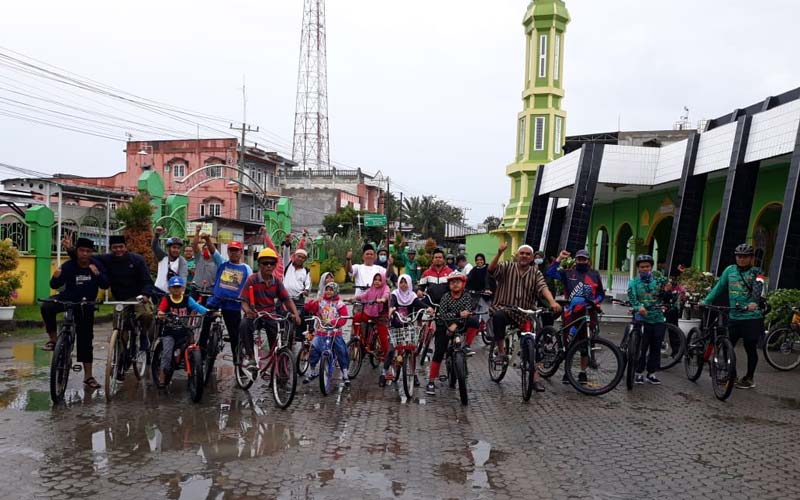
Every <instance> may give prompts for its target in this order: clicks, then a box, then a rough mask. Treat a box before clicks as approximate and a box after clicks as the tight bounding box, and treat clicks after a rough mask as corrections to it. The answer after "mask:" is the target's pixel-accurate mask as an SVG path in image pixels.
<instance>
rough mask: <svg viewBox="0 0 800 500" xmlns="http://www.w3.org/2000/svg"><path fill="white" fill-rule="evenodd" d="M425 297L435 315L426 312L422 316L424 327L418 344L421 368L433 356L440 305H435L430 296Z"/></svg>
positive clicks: (418, 357)
mask: <svg viewBox="0 0 800 500" xmlns="http://www.w3.org/2000/svg"><path fill="white" fill-rule="evenodd" d="M425 297H427V298H428V303H429V304H430V307H431V308H432V309H433V314H428V312H427V311H424V312H423V314H422V316H421V320H422V327H421V330H420V332H421V333H420V337H419V342H418V344H417V359H418V360H419V365H420V366H425V363H426V362H427V361H428V358H429V357H430V355H431V354H432V352H431V342H433V337H434V335H435V334H436V315H437V313H438V311H439V304H435V303H434V302H433V301H432V300H431V298H430V296H429V295H427V294H425Z"/></svg>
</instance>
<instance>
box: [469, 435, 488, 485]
mask: <svg viewBox="0 0 800 500" xmlns="http://www.w3.org/2000/svg"><path fill="white" fill-rule="evenodd" d="M469 449H470V451H471V452H472V461H473V463H474V464H475V469H474V470H473V471H472V476H471V478H470V479H472V487H473V488H488V487H489V475H488V474H487V473H486V469H484V468H483V466H484V465H485V464H486V462H488V461H489V454H490V453H491V451H492V445H490V444H489V443H487V442H486V441H478V442H477V443H475V444H473V445H472V446H470V447H469Z"/></svg>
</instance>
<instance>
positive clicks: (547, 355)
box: [536, 326, 562, 378]
mask: <svg viewBox="0 0 800 500" xmlns="http://www.w3.org/2000/svg"><path fill="white" fill-rule="evenodd" d="M561 344H562V341H561V335H559V333H558V330H556V329H555V328H553V327H552V326H545V327H544V328H542V329H541V331H540V333H539V349H541V359H540V360H539V363H537V365H536V371H538V372H539V375H541V376H542V377H544V378H550V377H552V376H553V375H555V374H556V372H557V371H558V367H559V366H560V365H561V359H560V357H559V353H560V352H561V350H562V347H561Z"/></svg>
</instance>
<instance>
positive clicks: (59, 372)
mask: <svg viewBox="0 0 800 500" xmlns="http://www.w3.org/2000/svg"><path fill="white" fill-rule="evenodd" d="M39 302H42V303H44V302H50V303H53V304H61V305H63V306H64V318H63V319H62V320H61V327H60V328H59V329H58V338H57V340H56V346H55V348H54V349H53V359H52V361H51V362H50V399H51V400H52V401H53V404H58V403H60V402H61V401H63V399H64V392H65V391H66V390H67V382H68V381H69V371H70V370H74V371H76V372H79V371H81V365H80V364H76V365H74V366H73V364H72V348H73V347H74V345H75V335H76V331H75V308H78V307H87V306H88V307H97V305H99V304H100V303H99V302H94V301H91V300H85V299H83V300H80V301H77V302H72V301H67V300H60V299H55V298H49V299H39Z"/></svg>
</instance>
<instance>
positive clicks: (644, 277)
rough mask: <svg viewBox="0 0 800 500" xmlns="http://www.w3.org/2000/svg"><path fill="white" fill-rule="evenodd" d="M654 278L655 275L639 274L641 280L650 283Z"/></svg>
mask: <svg viewBox="0 0 800 500" xmlns="http://www.w3.org/2000/svg"><path fill="white" fill-rule="evenodd" d="M652 277H653V273H642V272H640V273H639V278H641V279H642V281H650V279H651V278H652Z"/></svg>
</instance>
